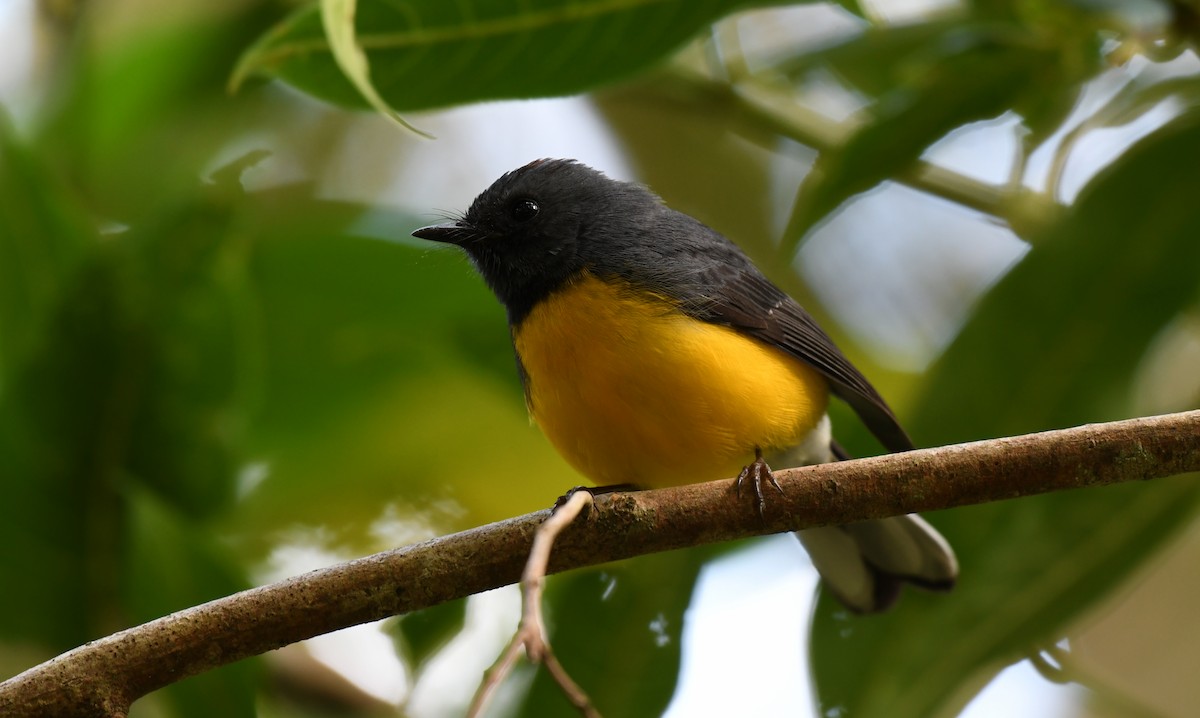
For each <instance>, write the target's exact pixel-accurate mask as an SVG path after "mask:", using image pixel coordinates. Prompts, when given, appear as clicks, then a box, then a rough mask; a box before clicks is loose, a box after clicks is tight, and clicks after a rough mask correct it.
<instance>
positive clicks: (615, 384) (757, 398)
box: [513, 275, 829, 487]
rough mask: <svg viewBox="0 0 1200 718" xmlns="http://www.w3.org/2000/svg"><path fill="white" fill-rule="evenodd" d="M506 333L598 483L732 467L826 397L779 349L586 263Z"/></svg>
mask: <svg viewBox="0 0 1200 718" xmlns="http://www.w3.org/2000/svg"><path fill="white" fill-rule="evenodd" d="M513 341H514V343H515V345H516V349H517V353H518V354H519V355H520V358H521V362H522V364H523V365H524V367H525V372H526V374H527V376H528V379H529V403H530V407H529V408H530V412H531V414H532V416H533V419H534V421H535V422H536V423H537V424H538V426H539V427H541V429H542V431H543V432H545V434H546V436H547V437H549V439H550V441H551V443H553V444H554V446H555V448H557V449H558V451H559V452H560V453H561V454H562V455H563V456H564V457H565V458H566V459H567V461H568V462H570V463H571V465H572V466H574V467H575V468H576V469H577V470H578V471H579V472H580V473H582V474H583V475H584V476H586V477H588V478H589V479H591V480H592V481H594V482H596V483H597V484H614V483H625V482H628V483H633V484H637V485H639V486H648V487H653V486H669V485H676V484H684V483H694V482H698V481H709V480H713V479H719V478H727V477H730V476H733V475H736V474H737V472H738V471H739V470H740V469H741V467H742V466H744V465H746V464H747V463H749V462H750V461H751V460H752V459H753V458H754V449H755V447H760V448H762V449H763V451H764V452H767V453H768V454H770V453H771V452H773V451H779V450H784V449H787V448H789V447H792V446H795V445H796V444H799V443H800V442H801V441H802V440H803V439H804V437H805V436H806V435H807V434H808V433H809V432H810V431H812V429H813V428H814V427H815V426H816V425H817V422H818V421H820V419H821V417H822V416H823V415H824V413H825V408H826V404H827V402H828V397H829V390H828V385H827V384H826V383H825V380H824V379H823V378H822V377H821V376H820V374H818V373H817V372H816V371H815V370H814V369H812V368H811V367H809V366H808V365H807V364H805V363H803V362H801V361H799V360H797V359H795V358H793V357H791V356H790V355H788V354H786V353H784V352H782V351H780V350H779V349H776V348H774V347H771V346H768V345H766V344H763V343H761V342H759V341H756V340H754V339H751V338H749V337H746V336H744V335H742V334H740V333H738V332H737V331H734V330H733V329H730V328H728V327H721V326H717V325H714V324H708V323H705V322H700V321H696V320H694V319H690V318H688V317H686V316H685V315H683V314H682V313H680V312H679V311H677V310H675V309H674V308H673V307H672V306H671V305H670V304H669V303H668V302H666V301H665V300H659V299H654V298H647V297H646V296H645V295H640V296H635V295H634V294H633V293H632V292H631V291H630V290H628V289H622V288H618V287H613V286H610V285H607V284H605V283H603V282H601V281H599V280H598V279H596V278H595V277H592V276H590V275H583V276H582V277H581V278H579V279H578V280H577V281H575V282H573V283H572V284H571V285H570V286H568V287H566V288H565V289H563V290H560V291H559V292H558V293H556V294H554V295H553V296H551V297H550V298H548V299H547V300H544V301H542V302H541V303H539V304H538V305H537V306H536V307H534V309H533V311H532V312H531V313H530V314H529V316H528V317H526V318H525V320H524V321H523V322H522V323H521V325H520V326H519V327H518V329H517V330H516V331H515V332H514V336H513Z"/></svg>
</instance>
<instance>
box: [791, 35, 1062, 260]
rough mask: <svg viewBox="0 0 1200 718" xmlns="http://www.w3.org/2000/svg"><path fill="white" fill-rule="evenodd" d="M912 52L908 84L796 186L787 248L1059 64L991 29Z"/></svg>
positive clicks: (1045, 52)
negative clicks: (857, 196)
mask: <svg viewBox="0 0 1200 718" xmlns="http://www.w3.org/2000/svg"><path fill="white" fill-rule="evenodd" d="M917 54H918V55H919V56H916V57H910V58H909V60H908V63H907V66H906V67H905V68H904V72H903V74H904V75H905V76H907V77H908V79H907V81H904V82H901V83H900V84H899V85H896V86H894V87H891V88H890V89H889V90H888V91H886V92H885V93H884V94H882V95H881V96H880V97H879V98H878V100H877V101H876V102H875V103H874V104H873V105H872V106H871V107H870V108H868V110H867V111H866V113H865V114H866V118H865V122H864V124H863V125H862V127H860V128H859V129H858V130H857V131H856V132H855V133H854V134H853V135H852V136H851V137H850V139H849V140H847V142H846V143H845V144H844V145H842V146H841V147H838V148H836V149H834V150H831V151H827V152H824V153H822V154H821V156H820V157H819V158H818V159H817V162H816V164H815V165H814V166H813V169H812V172H810V173H809V174H808V176H807V177H805V179H804V182H802V183H801V185H800V189H799V191H798V193H797V196H796V202H795V205H794V207H793V209H792V216H791V218H790V220H789V222H788V227H787V229H786V230H785V232H784V236H783V243H784V248H785V250H786V251H788V252H791V251H793V250H794V249H795V247H796V246H797V245H798V244H799V242H800V240H801V239H802V238H803V237H804V235H805V234H806V233H807V232H808V231H809V230H810V229H811V228H812V227H813V225H815V224H816V223H817V222H818V221H820V220H821V219H822V218H823V217H825V216H826V215H827V214H829V213H830V212H831V211H833V210H834V209H836V208H837V207H838V206H839V205H841V204H842V202H844V201H845V200H846V199H848V198H850V197H851V196H853V195H855V194H858V193H860V192H863V191H865V190H868V189H870V188H871V187H874V186H875V185H877V184H879V183H880V182H882V181H884V180H886V179H890V178H893V177H895V176H896V175H897V174H900V173H902V172H903V171H904V170H906V169H907V168H908V167H909V166H911V165H912V163H913V162H915V161H916V160H917V159H918V158H919V157H920V156H921V154H922V153H923V152H924V151H925V150H926V149H927V148H928V147H929V146H930V145H931V144H933V143H934V142H935V141H937V140H939V139H941V138H942V137H944V136H945V135H946V133H948V132H949V131H950V130H953V129H955V128H957V127H960V126H962V125H964V124H967V123H969V122H973V121H976V120H982V119H990V118H993V117H997V116H999V115H1000V114H1002V113H1003V112H1005V111H1006V110H1008V109H1009V108H1010V107H1011V106H1012V105H1013V103H1014V102H1016V101H1017V100H1018V99H1019V98H1020V97H1022V96H1023V95H1024V94H1025V93H1026V92H1027V91H1028V88H1029V83H1030V82H1031V80H1032V79H1033V78H1035V77H1037V76H1038V75H1040V74H1044V73H1045V72H1047V69H1048V68H1050V67H1053V66H1054V63H1055V62H1056V61H1057V55H1056V53H1055V52H1054V51H1052V50H1050V49H1047V48H1045V47H1042V46H1039V45H1038V44H1035V43H1034V42H1032V40H1031V39H1030V38H1028V37H1026V36H1024V35H1022V34H1020V33H1019V32H1016V31H1014V30H1013V29H1011V28H1004V27H995V26H974V27H971V26H968V27H960V28H956V29H954V30H951V31H947V32H946V33H944V34H943V35H941V36H939V37H938V38H937V42H935V43H929V44H924V45H922V46H921V50H920V52H919V53H917ZM951 97H952V98H954V100H953V101H952V102H948V101H947V99H946V98H951Z"/></svg>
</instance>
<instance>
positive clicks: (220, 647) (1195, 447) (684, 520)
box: [0, 411, 1200, 718]
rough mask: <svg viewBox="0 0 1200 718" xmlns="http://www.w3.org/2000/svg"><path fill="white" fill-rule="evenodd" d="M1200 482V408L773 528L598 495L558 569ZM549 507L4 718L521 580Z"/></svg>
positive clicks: (1045, 437)
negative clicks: (794, 533) (1089, 492)
mask: <svg viewBox="0 0 1200 718" xmlns="http://www.w3.org/2000/svg"><path fill="white" fill-rule="evenodd" d="M1192 471H1200V411H1190V412H1184V413H1179V414H1169V415H1165V416H1156V417H1149V418H1143V419H1132V420H1128V421H1118V422H1112V423H1108V424H1094V425H1088V426H1082V427H1078V428H1074V429H1066V430H1061V431H1050V432H1044V433H1039V434H1029V435H1025V436H1018V437H1009V438H1002V439H992V440H988V441H978V442H972V443H969V444H958V445H954V446H945V447H940V448H935V449H922V450H918V451H910V452H906V453H903V454H890V455H886V456H879V457H873V458H868V459H860V460H856V461H846V462H841V463H836V464H824V465H821V466H812V467H803V468H798V469H786V470H780V471H776V472H775V476H776V478H777V479H778V481H779V483H780V485H781V486H782V487H783V490H784V494H785V495H784V496H774V497H772V501H770V502H769V503H768V504H767V511H766V516H765V517H760V516H759V514H758V511H757V509H756V507H755V504H754V502H753V501H750V500H738V499H737V498H736V496H735V494H734V489H733V481H731V480H726V481H715V482H711V483H706V484H695V485H689V486H680V487H675V488H669V489H658V490H654V491H639V492H630V493H617V494H611V495H602V496H599V497H597V499H596V505H595V509H594V510H593V511H592V512H591V513H590V514H589V515H588V517H587V518H586V519H585V520H581V521H577V522H575V524H573V525H572V526H570V527H568V528H567V529H566V530H565V531H564V532H563V533H562V534H561V535H560V536H559V537H558V540H557V543H556V544H555V549H554V555H553V557H552V559H551V561H550V571H551V572H558V571H564V570H567V569H571V568H579V567H583V566H591V565H595V564H599V563H604V562H608V561H616V560H620V559H626V558H631V557H634V556H640V555H643V554H648V553H655V552H658V551H669V550H672V549H677V548H683V547H687V546H697V545H700V544H706V543H715V542H719V541H729V540H733V539H738V538H745V537H749V536H757V535H763V534H770V533H778V532H782V531H789V530H796V529H803V528H811V527H816V526H826V525H834V524H845V523H852V522H854V521H863V520H868V519H876V518H882V517H885V516H894V515H897V514H904V513H911V512H916V511H930V510H935V509H944V508H950V507H954V506H963V505H967V504H976V503H984V502H988V501H997V500H1001V499H1010V498H1016V497H1020V496H1029V495H1033V494H1040V493H1047V492H1050V491H1058V490H1063V489H1076V488H1084V487H1089V486H1101V485H1106V484H1112V483H1117V482H1123V481H1135V480H1142V479H1154V478H1160V477H1166V476H1172V475H1175V474H1182V473H1186V472H1192ZM549 513H550V512H549V510H545V511H539V512H536V513H532V514H527V515H525V516H520V517H517V518H513V519H509V520H507V521H501V522H499V523H494V524H490V525H487V526H482V527H479V528H475V529H471V530H469V531H463V532H461V533H457V534H452V535H450V536H444V537H441V538H437V539H433V540H430V541H426V542H424V543H420V544H416V545H413V546H406V547H404V548H399V549H395V550H392V551H386V552H384V553H379V554H375V555H373V556H368V557H366V558H361V559H358V560H355V561H350V562H347V563H343V564H338V565H336V566H331V567H329V568H326V569H321V570H318V571H312V572H310V573H307V574H304V575H302V576H297V577H294V578H291V579H288V580H285V581H281V582H279V583H274V584H271V585H268V586H262V587H260V588H256V589H252V590H249V591H244V592H242V593H238V594H235V595H232V596H228V597H226V598H222V599H218V600H216V601H211V602H209V603H206V604H203V605H200V606H196V607H193V608H189V609H186V610H183V611H179V612H177V613H174V614H171V615H169V616H165V617H163V618H160V619H158V620H155V621H151V622H149V623H146V624H143V625H141V626H136V627H134V628H130V629H127V630H125V631H121V632H120V633H116V634H113V635H111V636H108V637H105V638H101V639H99V640H96V641H93V642H91V643H88V644H86V645H84V646H81V647H79V648H76V649H74V650H72V651H69V652H67V653H64V654H62V655H61V656H58V657H57V658H55V659H53V660H50V661H48V662H46V663H43V664H41V665H39V666H35V667H34V668H31V669H29V670H28V671H26V672H24V673H22V674H20V675H18V676H15V677H13V678H11V679H9V680H7V681H5V682H4V683H0V715H3V716H10V717H14V718H15V717H18V716H82V717H92V716H95V717H104V718H111V717H114V716H125V715H126V714H127V712H128V709H129V705H130V704H131V703H132V702H133V701H134V700H136V699H137V698H139V697H141V696H143V695H146V694H147V693H150V692H151V691H154V690H156V689H158V688H161V687H163V686H166V685H168V684H170V683H172V682H175V681H178V680H180V679H182V678H185V677H187V676H191V675H195V674H198V673H202V672H204V671H207V670H210V669H212V668H215V667H217V666H220V665H223V664H226V663H231V662H233V661H237V660H241V659H243V658H247V657H249V656H253V655H257V654H261V653H265V652H266V651H269V650H272V649H275V648H279V647H281V646H284V645H287V644H290V643H294V642H296V641H300V640H303V639H306V638H311V637H313V636H316V635H320V634H323V633H328V632H331V631H336V630H338V629H341V628H346V627H348V626H353V625H357V624H360V623H366V622H368V621H374V620H378V619H381V618H386V617H388V616H392V615H396V614H401V613H408V612H410V611H415V610H418V609H421V608H427V607H429V606H433V605H436V604H438V603H442V602H445V601H449V600H452V599H456V598H461V597H463V596H468V595H471V594H474V593H479V592H481V591H486V590H488V589H492V588H496V587H498V586H503V585H506V584H510V583H515V582H516V581H517V580H518V579H519V578H520V576H521V571H522V568H523V567H524V565H525V560H526V558H527V556H528V554H529V550H530V545H531V541H532V538H533V535H534V533H535V531H536V530H537V527H538V525H539V524H541V522H542V521H544V520H545V519H546V517H547V516H548V515H549Z"/></svg>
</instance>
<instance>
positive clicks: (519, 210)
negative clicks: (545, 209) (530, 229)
mask: <svg viewBox="0 0 1200 718" xmlns="http://www.w3.org/2000/svg"><path fill="white" fill-rule="evenodd" d="M541 210H542V208H541V207H539V206H538V203H537V202H534V201H533V200H531V199H528V198H526V199H519V200H517V201H516V202H513V203H512V205H510V206H509V208H508V216H510V217H512V218H513V219H515V220H516V221H518V222H528V221H529V220H531V219H533V218H534V217H536V216H537V213H538V212H540V211H541Z"/></svg>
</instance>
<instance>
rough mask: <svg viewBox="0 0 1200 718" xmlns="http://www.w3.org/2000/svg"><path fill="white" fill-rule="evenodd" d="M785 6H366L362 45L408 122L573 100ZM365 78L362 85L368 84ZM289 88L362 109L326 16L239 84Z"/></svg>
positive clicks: (313, 18)
mask: <svg viewBox="0 0 1200 718" xmlns="http://www.w3.org/2000/svg"><path fill="white" fill-rule="evenodd" d="M778 4H783V3H782V0H539V1H538V2H521V1H520V0H499V1H496V2H490V3H458V2H445V0H398V1H396V2H384V1H383V0H365V1H364V2H362V3H360V4H359V5H358V8H357V16H356V23H357V27H358V44H359V46H360V47H362V48H364V49H365V50H366V52H367V57H368V59H369V61H370V76H371V81H372V84H373V85H374V87H375V88H376V89H377V90H378V94H379V97H380V98H382V100H383V101H384V102H386V103H387V104H388V105H389V106H391V107H393V108H396V109H398V110H417V109H425V108H430V107H442V106H446V105H454V104H462V103H467V102H477V101H480V100H490V99H498V98H529V97H547V96H556V95H568V94H573V93H578V92H583V91H585V90H589V89H592V88H594V87H597V86H599V85H602V84H606V83H610V82H613V81H615V80H618V79H621V78H624V77H627V76H629V75H632V74H633V73H635V72H637V71H638V70H641V69H643V68H646V67H648V66H650V65H652V64H653V63H655V62H657V61H659V60H661V59H662V58H664V57H666V56H667V55H668V54H669V53H670V52H672V51H673V50H675V49H677V48H679V47H680V46H681V45H682V44H683V43H684V42H685V41H687V40H688V39H689V38H691V37H692V36H694V35H695V34H696V33H698V32H699V31H700V30H701V29H702V28H704V27H705V26H707V25H709V24H710V23H712V22H714V21H716V20H717V19H719V18H721V17H722V16H724V15H726V14H728V13H730V12H733V11H734V10H739V9H743V8H747V7H755V6H766V5H778ZM360 74H361V73H360ZM250 75H266V76H268V77H276V78H280V79H282V80H284V81H286V82H288V83H290V84H292V85H295V86H296V87H298V88H300V89H301V90H304V91H305V92H308V93H310V94H312V95H315V96H316V97H319V98H321V99H324V100H328V101H330V102H334V103H337V104H341V105H347V106H362V104H363V97H362V95H361V94H360V93H359V91H357V90H355V88H354V86H353V85H352V84H351V83H350V82H349V81H347V80H346V78H345V76H344V75H343V74H342V72H341V71H340V69H339V68H338V64H337V62H336V61H335V60H334V57H333V54H332V53H331V51H330V45H329V42H328V39H327V37H326V35H325V31H324V28H323V27H322V22H321V13H320V10H319V8H318V7H317V6H316V5H308V6H306V7H304V8H302V9H300V10H298V11H297V12H296V13H295V14H294V15H293V16H292V17H290V18H289V19H287V20H286V21H284V22H283V23H281V24H280V25H278V26H277V27H275V28H274V29H273V30H271V31H270V32H268V33H267V34H266V35H264V36H263V37H262V38H261V39H260V40H259V42H257V43H256V44H255V45H254V46H253V47H251V48H250V49H249V50H248V51H247V52H246V53H245V54H244V55H243V57H242V59H241V61H240V62H239V63H238V68H237V70H236V71H235V73H234V77H233V78H232V80H231V84H232V85H233V86H235V87H236V86H237V85H239V84H240V83H241V82H242V81H243V80H244V79H245V78H246V77H248V76H250Z"/></svg>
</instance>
